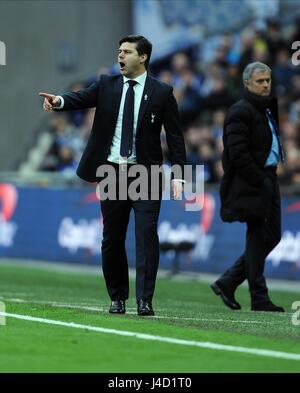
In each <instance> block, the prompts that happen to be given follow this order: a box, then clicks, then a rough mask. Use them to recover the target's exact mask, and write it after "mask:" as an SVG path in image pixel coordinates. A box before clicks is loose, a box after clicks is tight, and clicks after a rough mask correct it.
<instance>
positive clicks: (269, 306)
mask: <svg viewBox="0 0 300 393" xmlns="http://www.w3.org/2000/svg"><path fill="white" fill-rule="evenodd" d="M251 310H252V311H269V312H285V310H284V308H283V307H280V306H276V305H275V304H274V303H272V302H271V301H270V300H268V301H265V302H260V303H254V304H252V306H251Z"/></svg>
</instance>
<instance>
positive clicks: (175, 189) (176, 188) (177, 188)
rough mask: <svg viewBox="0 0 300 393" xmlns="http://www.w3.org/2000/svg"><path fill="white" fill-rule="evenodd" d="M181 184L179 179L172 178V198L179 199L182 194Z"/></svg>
mask: <svg viewBox="0 0 300 393" xmlns="http://www.w3.org/2000/svg"><path fill="white" fill-rule="evenodd" d="M182 190H183V184H182V182H180V181H176V180H172V194H173V199H179V198H180V195H181V194H182Z"/></svg>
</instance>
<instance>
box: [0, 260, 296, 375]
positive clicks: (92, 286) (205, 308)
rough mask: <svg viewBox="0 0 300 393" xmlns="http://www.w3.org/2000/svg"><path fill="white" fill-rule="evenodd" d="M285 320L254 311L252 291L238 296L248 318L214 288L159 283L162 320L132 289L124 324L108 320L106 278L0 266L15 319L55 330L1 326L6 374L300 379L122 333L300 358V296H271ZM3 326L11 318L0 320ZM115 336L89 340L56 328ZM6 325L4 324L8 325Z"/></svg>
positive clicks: (267, 359) (239, 359) (1, 363)
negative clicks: (296, 305)
mask: <svg viewBox="0 0 300 393" xmlns="http://www.w3.org/2000/svg"><path fill="white" fill-rule="evenodd" d="M271 295H272V300H273V301H274V302H275V303H278V304H280V305H282V306H284V307H285V308H286V310H287V312H286V313H258V312H251V311H250V304H249V294H248V291H247V288H246V287H242V288H240V289H239V290H238V292H237V299H238V300H239V301H240V303H241V305H242V310H240V311H231V310H229V309H227V308H226V307H225V306H224V305H223V304H222V303H221V301H220V299H219V298H218V297H216V296H215V295H214V294H213V293H212V291H211V289H210V288H209V284H208V283H205V282H199V281H196V280H194V281H193V280H188V281H181V280H175V279H170V278H158V280H157V286H156V293H155V298H154V300H153V306H154V309H155V311H156V316H155V317H150V318H149V317H144V318H143V317H138V316H137V315H136V304H135V298H134V282H133V281H131V290H130V298H129V300H128V301H127V303H126V306H127V311H128V313H127V314H126V315H121V316H120V315H117V316H116V315H110V314H108V312H107V310H108V306H109V303H110V302H109V298H108V296H107V293H106V289H105V286H104V280H103V277H102V276H100V269H99V275H92V274H88V273H80V272H78V271H77V272H71V271H59V270H54V269H53V268H51V269H47V268H42V267H33V266H26V264H24V265H21V264H14V263H11V262H9V261H4V262H1V263H0V301H1V302H2V306H3V304H4V305H5V309H6V312H7V313H11V314H19V315H22V316H31V317H38V318H44V319H47V320H50V323H48V324H45V323H41V322H37V321H30V320H23V319H16V318H15V317H6V320H5V324H2V325H0V372H114V373H117V372H120V373H121V372H134V373H141V372H153V373H157V372H160V373H181V372H182V373H194V372H197V373H200V372H299V371H300V357H299V360H294V359H285V358H282V357H280V356H279V357H276V356H262V355H261V354H260V353H251V354H250V353H245V352H243V351H242V352H236V351H231V350H229V351H228V350H223V349H216V348H203V347H197V346H194V345H179V344H177V343H174V342H172V341H171V342H163V341H159V340H157V339H153V340H146V339H143V338H137V337H135V336H121V335H119V334H118V332H120V331H122V332H123V331H127V332H135V333H143V334H146V335H151V337H152V336H156V337H163V338H166V337H168V338H172V339H181V340H187V341H189V342H191V341H193V342H201V343H203V342H210V343H214V344H223V345H227V346H228V345H230V346H233V347H235V348H236V347H243V348H250V349H251V348H255V349H264V350H271V351H277V352H278V351H280V352H285V353H292V354H300V340H299V339H300V325H299V326H295V325H293V324H292V322H291V318H292V313H293V312H294V311H292V310H291V305H292V303H293V302H294V301H297V300H300V292H299V293H296V292H284V291H271ZM2 319H3V317H2ZM53 320H55V321H61V322H67V323H70V322H73V323H76V324H81V325H87V326H94V327H99V328H105V329H114V331H112V330H109V332H105V331H104V332H103V331H91V330H89V329H88V328H86V329H85V328H83V329H77V328H75V327H72V326H60V325H54V324H52V322H51V321H53ZM2 323H3V320H2Z"/></svg>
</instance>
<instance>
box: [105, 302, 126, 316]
mask: <svg viewBox="0 0 300 393" xmlns="http://www.w3.org/2000/svg"><path fill="white" fill-rule="evenodd" d="M125 311H126V310H125V301H124V300H112V302H111V305H110V308H109V312H110V314H125Z"/></svg>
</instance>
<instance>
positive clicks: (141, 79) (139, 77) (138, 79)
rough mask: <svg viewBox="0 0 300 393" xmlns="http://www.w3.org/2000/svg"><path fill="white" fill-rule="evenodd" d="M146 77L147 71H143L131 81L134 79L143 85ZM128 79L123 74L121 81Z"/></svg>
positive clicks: (124, 81)
mask: <svg viewBox="0 0 300 393" xmlns="http://www.w3.org/2000/svg"><path fill="white" fill-rule="evenodd" d="M146 78H147V71H145V72H144V73H143V74H142V75H139V76H137V77H136V78H134V79H131V80H133V81H136V82H137V83H138V84H139V85H141V86H143V85H144V84H145V81H146ZM129 80H130V79H129V78H126V76H123V83H126V82H128V81H129Z"/></svg>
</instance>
